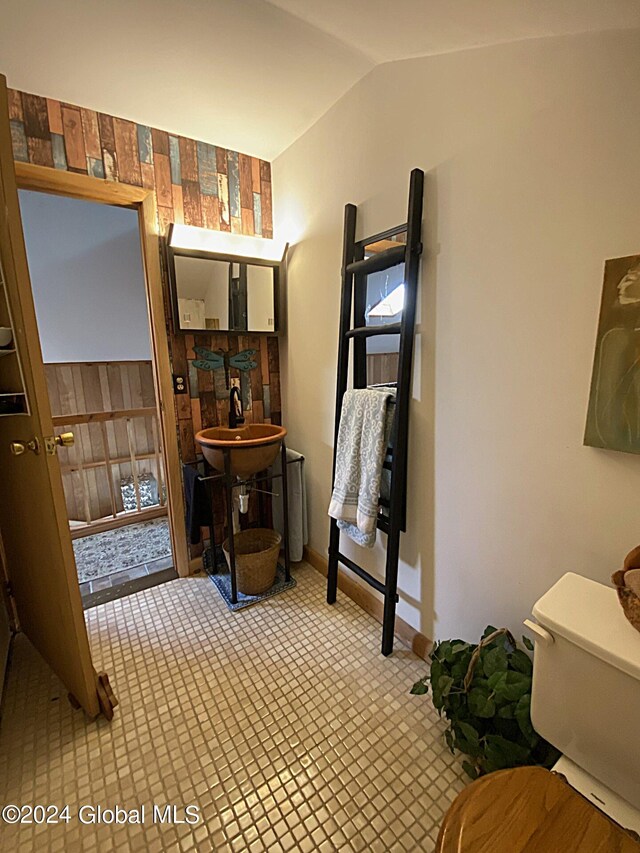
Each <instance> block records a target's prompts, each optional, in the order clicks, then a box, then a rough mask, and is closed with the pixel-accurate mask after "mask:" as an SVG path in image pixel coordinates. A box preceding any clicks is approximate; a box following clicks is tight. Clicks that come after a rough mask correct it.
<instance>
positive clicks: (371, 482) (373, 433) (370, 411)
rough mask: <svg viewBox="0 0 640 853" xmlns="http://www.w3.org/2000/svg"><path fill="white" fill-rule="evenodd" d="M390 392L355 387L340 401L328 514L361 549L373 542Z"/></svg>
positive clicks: (388, 423) (369, 546)
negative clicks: (334, 469)
mask: <svg viewBox="0 0 640 853" xmlns="http://www.w3.org/2000/svg"><path fill="white" fill-rule="evenodd" d="M393 393H394V392H393V389H390V388H384V389H371V388H358V389H355V390H352V391H346V392H345V394H344V397H343V398H342V412H341V415H340V427H339V429H338V443H337V447H336V476H335V481H334V484H333V494H332V495H331V503H330V504H329V515H330V516H331V517H332V518H335V519H337V521H338V527H340V529H341V530H344V531H345V533H346V534H347V535H348V536H349V537H350V538H351V539H353V541H354V542H357V543H358V545H363V546H364V547H366V548H373V546H374V544H375V541H376V519H377V517H378V500H379V498H380V482H381V477H382V463H383V462H384V457H385V453H386V449H387V444H388V441H389V432H390V427H391V423H392V418H388V417H387V403H388V400H389V398H390V397H392V396H393Z"/></svg>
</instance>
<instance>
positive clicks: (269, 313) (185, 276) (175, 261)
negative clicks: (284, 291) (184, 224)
mask: <svg viewBox="0 0 640 853" xmlns="http://www.w3.org/2000/svg"><path fill="white" fill-rule="evenodd" d="M167 251H168V266H169V274H170V278H171V289H172V303H173V315H174V324H175V329H176V331H177V332H180V331H181V332H194V331H195V332H255V333H261V334H264V333H267V334H268V333H272V334H274V333H276V332H278V331H279V322H278V321H279V285H280V276H281V262H280V261H267V260H262V259H254V258H245V257H241V256H239V255H226V254H218V253H210V252H201V251H196V250H192V249H181V248H180V249H178V248H174V247H172V246H171V242H170V239H169V241H168V248H167Z"/></svg>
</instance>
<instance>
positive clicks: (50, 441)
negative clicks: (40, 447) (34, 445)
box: [44, 432, 76, 456]
mask: <svg viewBox="0 0 640 853" xmlns="http://www.w3.org/2000/svg"><path fill="white" fill-rule="evenodd" d="M75 443H76V438H75V436H74V434H73V433H72V432H61V433H60V435H46V436H45V438H44V446H45V449H46V451H47V454H48V455H49V456H55V455H56V450H57V449H58V448H59V447H72V446H73V445H74V444H75Z"/></svg>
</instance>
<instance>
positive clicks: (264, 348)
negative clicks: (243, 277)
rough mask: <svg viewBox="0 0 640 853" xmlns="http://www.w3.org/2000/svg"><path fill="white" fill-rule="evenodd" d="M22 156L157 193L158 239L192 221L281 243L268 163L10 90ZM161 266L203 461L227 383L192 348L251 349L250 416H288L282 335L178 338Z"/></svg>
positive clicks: (186, 425)
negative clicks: (195, 362) (255, 358)
mask: <svg viewBox="0 0 640 853" xmlns="http://www.w3.org/2000/svg"><path fill="white" fill-rule="evenodd" d="M9 111H10V115H9V118H10V120H11V133H12V139H13V152H14V158H15V159H16V160H19V161H22V162H25V163H34V164H37V165H39V166H47V167H49V168H52V169H66V170H68V171H72V172H78V173H81V174H86V175H91V176H94V177H98V178H105V179H106V180H109V181H119V182H121V183H125V184H132V185H135V186H142V187H147V188H149V189H151V190H153V191H154V192H155V196H156V201H157V204H158V219H159V223H158V224H159V229H160V234H161V235H164V234H166V230H167V228H168V225H169V223H171V222H184V223H185V224H187V225H198V226H202V227H204V228H211V229H214V230H220V231H229V232H232V233H236V234H248V235H253V236H261V237H266V238H271V237H273V224H272V190H271V166H270V164H269V163H268V162H266V161H265V160H260V159H258V158H256V157H250V156H249V155H247V154H241V153H238V152H237V151H229V150H227V149H225V148H221V147H219V146H217V145H211V144H209V143H205V142H198V141H196V140H194V139H189V138H187V137H183V136H177V135H174V134H170V133H167V132H166V131H164V130H158V129H156V128H151V127H147V126H146V125H141V124H136V123H135V122H132V121H126V120H125V119H121V118H117V117H115V116H110V115H106V114H104V113H98V112H95V111H94V110H91V109H87V108H85V107H79V106H76V105H74V104H68V103H63V102H60V101H57V100H52V99H51V98H43V97H40V96H38V95H32V94H28V93H26V92H19V91H16V90H9ZM162 264H163V278H164V295H165V314H166V322H167V335H168V338H169V346H170V353H171V360H172V365H173V371H174V372H175V373H183V374H185V375H187V376H188V377H189V394H186V395H178V396H176V397H175V411H176V422H177V428H178V433H179V443H180V455H181V459H182V461H183V462H193V461H194V460H195V459H196V447H195V442H194V432H195V431H197V430H198V429H200V428H201V427H208V426H216V425H218V424H221V423H224V422H225V421H226V418H227V413H228V399H229V392H228V389H227V388H226V387H225V384H224V379H222V381H221V378H220V377H219V376H218V374H219V373H222V371H216V375H214V374H212V373H208V372H202V371H195V370H194V369H193V368H190V365H189V363H188V361H189V359H191V358H193V349H192V348H193V346H194V341H195V345H196V346H197V345H203V346H206V347H208V348H209V349H214V350H215V349H223V350H225V351H228V352H230V353H233V352H236V351H238V350H242V349H246V348H249V347H250V348H253V349H256V350H257V351H258V352H259V355H260V358H259V366H258V369H257V370H254V371H252V372H251V373H250V374H249V375H248V376H246V375H242V376H240V372H239V371H237V370H234V369H232V370H231V371H230V376H231V379H232V381H234V382H237V383H238V384H240V386H241V389H242V396H243V401H244V404H245V412H246V415H247V419H248V420H250V421H254V422H263V421H273V422H275V423H279V422H280V419H281V402H280V368H279V356H278V341H277V338H273V337H271V338H269V337H267V336H266V335H253V336H246V337H238V336H233V335H225V334H220V333H218V334H216V333H213V334H204V335H198V336H196V338H195V339H194V338H193V337H192V336H184V335H175V334H174V333H173V321H172V317H171V312H170V309H169V304H170V303H169V298H168V280H167V275H166V269H164V259H163V260H162Z"/></svg>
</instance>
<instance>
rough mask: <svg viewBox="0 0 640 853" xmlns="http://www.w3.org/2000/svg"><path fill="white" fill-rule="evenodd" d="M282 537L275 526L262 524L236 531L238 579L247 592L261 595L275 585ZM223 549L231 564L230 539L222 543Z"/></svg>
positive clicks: (240, 588)
mask: <svg viewBox="0 0 640 853" xmlns="http://www.w3.org/2000/svg"><path fill="white" fill-rule="evenodd" d="M281 541H282V536H280V534H279V533H276V531H275V530H267V529H266V528H262V527H258V528H250V529H249V530H243V531H242V532H241V533H237V534H236V535H235V537H234V544H235V551H236V581H237V584H238V590H239V591H240V592H242V593H244V595H259V594H260V593H261V592H266V591H267V590H268V589H269V588H270V587H272V586H273V584H274V581H275V579H276V569H277V566H278V554H279V553H280V543H281ZM222 550H223V551H224V556H225V557H226V559H227V564H230V560H229V540H228V539H225V540H224V542H223V543H222Z"/></svg>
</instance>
